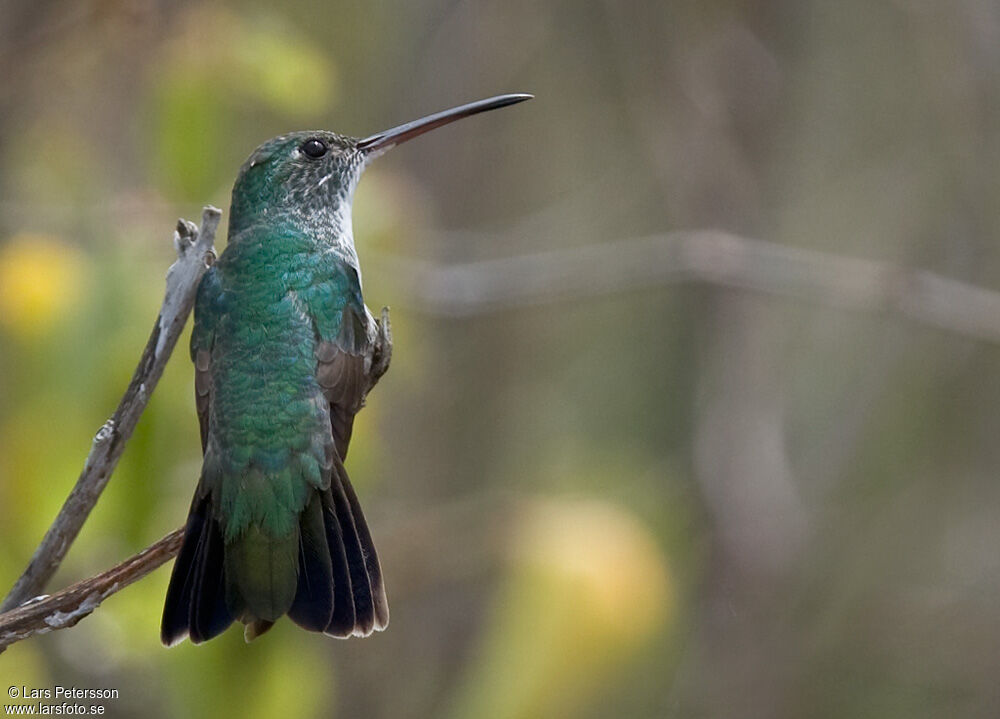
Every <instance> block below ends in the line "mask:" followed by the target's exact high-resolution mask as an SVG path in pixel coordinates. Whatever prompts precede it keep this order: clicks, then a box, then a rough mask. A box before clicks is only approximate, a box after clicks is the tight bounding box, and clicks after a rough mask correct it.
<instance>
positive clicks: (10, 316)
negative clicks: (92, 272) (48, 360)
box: [0, 233, 88, 339]
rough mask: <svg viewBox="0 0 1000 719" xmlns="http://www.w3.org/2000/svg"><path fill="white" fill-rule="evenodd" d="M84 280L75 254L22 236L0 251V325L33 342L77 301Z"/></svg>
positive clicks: (56, 242)
mask: <svg viewBox="0 0 1000 719" xmlns="http://www.w3.org/2000/svg"><path fill="white" fill-rule="evenodd" d="M87 275H88V266H87V262H86V259H85V258H84V256H83V253H81V252H80V251H79V250H78V249H76V248H75V247H73V246H71V245H68V244H66V243H65V242H63V241H62V240H60V239H58V238H56V237H52V236H49V235H36V234H28V233H22V234H18V235H15V236H14V237H12V238H11V239H10V240H9V241H8V242H6V243H4V244H3V245H2V246H0V325H3V327H4V328H5V329H6V330H7V331H8V332H10V333H11V334H13V335H15V336H17V337H21V338H27V339H32V338H35V337H40V336H43V335H45V334H46V333H47V332H49V331H50V330H51V329H52V327H53V326H54V325H55V324H56V322H57V321H58V320H59V319H60V318H61V317H62V316H63V315H64V314H65V313H66V312H67V311H68V310H69V309H70V308H71V307H73V306H74V305H75V304H76V303H77V301H78V300H79V298H80V295H81V294H82V291H83V286H84V282H85V278H86V277H87Z"/></svg>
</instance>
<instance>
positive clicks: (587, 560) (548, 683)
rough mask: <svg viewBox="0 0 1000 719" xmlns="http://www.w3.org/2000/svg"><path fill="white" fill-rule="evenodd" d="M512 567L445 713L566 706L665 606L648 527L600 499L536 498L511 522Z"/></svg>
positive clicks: (600, 681) (613, 666) (602, 681)
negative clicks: (463, 679) (461, 688)
mask: <svg viewBox="0 0 1000 719" xmlns="http://www.w3.org/2000/svg"><path fill="white" fill-rule="evenodd" d="M512 529H513V531H512V534H511V537H512V539H513V545H512V549H513V555H512V557H511V559H512V567H511V574H510V576H509V577H508V579H507V582H506V585H505V586H504V587H503V588H502V590H501V592H500V596H499V601H498V603H497V607H496V610H495V614H494V617H493V621H492V622H491V626H490V629H489V631H488V632H487V636H486V638H485V642H484V645H483V647H482V649H481V651H480V653H479V659H478V661H477V662H476V663H474V664H473V666H472V668H471V671H470V674H469V676H468V678H467V682H466V685H465V687H464V691H463V692H462V693H461V694H460V696H459V699H458V701H457V702H456V704H455V706H454V708H453V711H452V712H451V717H453V719H466V718H467V717H476V718H477V719H530V718H531V717H542V716H559V717H569V716H573V715H574V714H575V713H576V712H577V711H579V710H580V708H581V707H584V706H586V704H587V702H588V700H589V699H590V698H592V697H594V696H595V694H596V693H597V692H599V691H600V688H601V687H602V685H607V684H608V683H609V682H611V681H613V680H614V678H615V676H617V675H618V673H619V672H622V671H625V668H626V667H627V666H628V662H629V660H630V658H631V657H633V656H635V654H636V652H637V651H638V650H639V649H640V648H641V647H642V646H643V645H644V644H645V642H646V641H647V640H649V639H650V638H652V637H655V636H658V635H660V631H661V629H662V628H663V627H664V625H665V624H667V623H668V622H669V620H671V619H672V618H673V615H674V608H675V602H674V590H673V584H672V581H671V576H670V573H669V571H668V568H667V563H666V558H665V557H664V555H663V553H662V552H661V551H660V548H659V546H658V545H657V542H656V540H655V539H654V537H653V535H652V534H651V533H650V532H649V530H648V529H646V528H645V527H643V526H642V524H641V523H640V522H639V521H638V520H637V519H636V518H635V517H633V516H632V515H630V514H629V513H627V512H626V511H625V510H623V509H621V508H618V507H616V506H614V505H612V504H610V503H607V502H604V501H599V500H565V499H562V500H557V499H546V500H535V501H532V502H531V503H529V504H527V505H526V506H525V507H524V509H523V511H522V512H521V514H520V517H519V518H518V521H516V522H515V524H514V526H513V527H512Z"/></svg>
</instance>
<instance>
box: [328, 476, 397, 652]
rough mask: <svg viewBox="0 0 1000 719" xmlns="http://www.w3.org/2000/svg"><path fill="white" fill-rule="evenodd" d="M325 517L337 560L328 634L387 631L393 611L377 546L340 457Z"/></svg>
mask: <svg viewBox="0 0 1000 719" xmlns="http://www.w3.org/2000/svg"><path fill="white" fill-rule="evenodd" d="M323 509H324V512H323V518H324V522H325V525H326V535H327V540H328V542H329V546H330V557H331V560H332V563H333V576H334V607H333V615H332V617H331V619H330V623H329V624H328V625H327V627H326V633H327V634H330V635H332V636H336V637H345V636H350V635H352V634H353V635H356V636H367V635H368V634H371V632H372V630H374V629H379V630H381V629H385V627H386V626H387V625H388V623H389V609H388V605H387V603H386V599H385V587H384V586H383V583H382V570H381V568H380V566H379V562H378V555H377V554H376V553H375V544H374V543H373V542H372V538H371V533H370V532H369V531H368V525H367V523H366V522H365V517H364V514H363V513H362V512H361V506H360V505H359V504H358V499H357V496H356V495H355V494H354V489H353V488H352V487H351V482H350V480H349V479H348V478H347V472H346V471H345V470H344V465H343V463H341V461H340V459H339V458H336V457H335V458H334V466H333V476H332V478H331V481H330V491H329V493H327V494H326V495H325V496H324V497H323Z"/></svg>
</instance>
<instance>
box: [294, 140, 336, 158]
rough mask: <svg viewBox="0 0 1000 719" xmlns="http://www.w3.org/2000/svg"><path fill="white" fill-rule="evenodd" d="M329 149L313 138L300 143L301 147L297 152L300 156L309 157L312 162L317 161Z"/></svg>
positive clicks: (323, 143)
mask: <svg viewBox="0 0 1000 719" xmlns="http://www.w3.org/2000/svg"><path fill="white" fill-rule="evenodd" d="M329 149H330V148H328V147H327V146H326V143H325V142H323V141H322V140H318V139H316V138H315V137H311V138H309V139H308V140H306V141H305V142H303V143H302V146H301V147H299V151H300V152H301V153H302V154H304V155H306V156H307V157H311V158H312V159H314V160H318V159H319V158H321V157H323V155H325V154H326V153H327V150H329Z"/></svg>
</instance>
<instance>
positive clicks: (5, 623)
mask: <svg viewBox="0 0 1000 719" xmlns="http://www.w3.org/2000/svg"><path fill="white" fill-rule="evenodd" d="M183 535H184V530H183V529H176V530H174V531H173V532H171V533H170V534H168V535H167V536H165V537H164V538H163V539H161V540H160V541H158V542H157V543H156V544H153V545H152V546H150V547H148V548H146V549H144V550H143V551H141V552H139V553H138V554H136V555H135V556H133V557H130V558H128V559H126V560H125V561H124V562H122V563H121V564H119V565H117V566H116V567H112V568H111V569H109V570H107V571H106V572H101V573H100V574H98V575H96V576H93V577H90V578H89V579H84V580H83V581H80V582H77V583H76V584H74V585H72V586H70V587H67V588H66V589H63V590H62V591H61V592H57V593H56V594H53V595H52V596H50V597H49V596H45V597H41V598H39V599H37V600H36V601H30V602H27V603H25V604H22V605H21V606H19V607H17V608H16V609H12V610H10V611H9V612H5V613H3V614H0V652H2V651H3V650H4V649H6V648H7V647H8V646H10V645H11V644H13V643H14V642H19V641H21V640H22V639H27V638H28V637H30V636H32V635H34V634H45V633H46V632H51V631H53V630H55V629H65V628H67V627H72V626H74V625H75V624H76V623H77V622H79V621H80V620H81V619H83V618H84V617H86V616H87V615H89V614H90V613H91V612H93V611H94V610H95V609H97V607H98V606H100V604H101V602H103V601H104V600H105V599H107V598H108V597H110V596H111V595H112V594H114V593H115V592H118V591H120V590H122V589H124V588H125V587H127V586H128V585H130V584H132V583H133V582H135V581H136V580H138V579H141V578H143V577H145V576H146V575H147V574H149V573H150V572H151V571H153V570H154V569H156V568H157V567H159V566H160V565H161V564H163V563H164V562H166V561H167V560H168V559H170V558H171V557H173V556H174V555H175V554H177V551H178V550H179V549H180V546H181V539H182V538H183Z"/></svg>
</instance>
